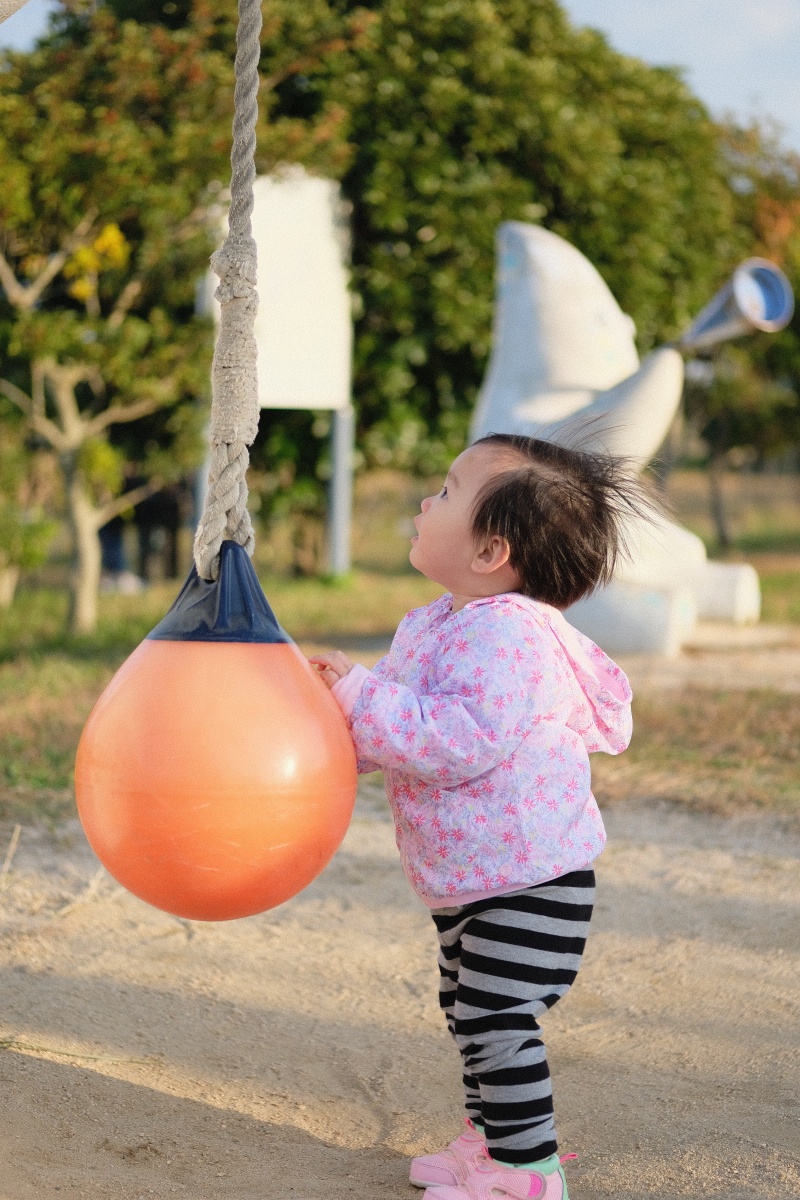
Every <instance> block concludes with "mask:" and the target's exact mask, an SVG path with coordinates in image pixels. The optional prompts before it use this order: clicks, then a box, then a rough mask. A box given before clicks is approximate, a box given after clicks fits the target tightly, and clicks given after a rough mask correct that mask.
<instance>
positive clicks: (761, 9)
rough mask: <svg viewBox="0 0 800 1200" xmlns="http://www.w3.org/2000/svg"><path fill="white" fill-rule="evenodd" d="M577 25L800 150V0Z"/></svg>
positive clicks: (638, 10)
mask: <svg viewBox="0 0 800 1200" xmlns="http://www.w3.org/2000/svg"><path fill="white" fill-rule="evenodd" d="M562 4H563V5H564V7H565V8H566V10H567V12H568V13H569V15H570V17H571V18H572V20H573V22H574V23H575V24H576V25H591V26H592V27H593V28H595V29H600V30H602V32H603V33H605V34H606V35H607V36H608V39H609V41H610V42H611V44H612V46H614V47H616V49H618V50H621V51H623V53H625V54H632V55H635V56H636V57H637V58H642V59H644V60H645V62H649V63H653V64H656V65H659V66H663V65H669V66H680V67H683V68H684V69H685V70H686V75H687V79H688V82H689V84H690V86H691V87H692V89H693V90H694V91H695V93H696V94H697V95H698V96H700V98H701V99H702V100H703V101H704V102H705V103H706V104H707V105H708V107H709V108H710V109H711V111H712V112H713V113H714V114H715V115H718V116H721V115H723V114H725V113H732V114H733V115H734V116H736V117H739V118H741V119H743V120H746V119H747V118H749V117H751V116H753V115H754V114H755V115H758V116H761V117H771V118H773V119H775V120H776V121H778V122H779V123H780V124H781V125H782V126H783V128H784V131H785V132H784V141H785V143H786V144H787V145H789V146H792V147H793V148H794V149H795V150H797V151H800V0H562ZM50 7H51V0H28V3H27V4H26V5H25V6H24V7H23V8H22V9H20V11H19V12H17V13H15V14H14V16H13V17H9V19H8V20H7V21H6V22H4V24H2V25H0V46H14V47H16V48H18V49H26V48H27V47H28V46H30V45H31V43H32V42H33V40H34V38H35V37H36V36H37V34H38V33H39V32H41V30H42V29H43V28H44V26H45V24H46V20H47V13H48V10H49V9H50Z"/></svg>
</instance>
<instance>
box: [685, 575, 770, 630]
mask: <svg viewBox="0 0 800 1200" xmlns="http://www.w3.org/2000/svg"><path fill="white" fill-rule="evenodd" d="M694 590H695V592H696V595H697V610H698V615H699V617H700V620H701V621H732V622H733V624H734V625H749V624H752V623H753V622H755V621H757V620H758V618H759V617H760V615H761V588H760V586H759V582H758V573H757V572H756V569H755V567H751V566H750V564H749V563H717V562H707V563H706V564H705V566H704V567H703V569H702V571H700V572H699V574H698V576H697V579H696V581H695V583H694Z"/></svg>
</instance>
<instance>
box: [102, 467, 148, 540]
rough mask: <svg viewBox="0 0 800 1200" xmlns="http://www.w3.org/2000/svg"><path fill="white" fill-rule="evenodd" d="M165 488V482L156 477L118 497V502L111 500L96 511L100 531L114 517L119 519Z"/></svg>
mask: <svg viewBox="0 0 800 1200" xmlns="http://www.w3.org/2000/svg"><path fill="white" fill-rule="evenodd" d="M163 486H164V480H163V479H159V478H158V476H156V477H155V478H154V479H151V480H150V481H149V483H143V484H142V485H141V486H140V487H136V488H131V490H130V491H129V492H125V494H124V495H122V496H117V498H116V500H109V502H108V504H104V505H103V506H102V508H98V509H96V514H97V528H98V529H100V528H101V527H102V526H103V525H107V524H108V522H109V521H111V520H113V518H114V517H118V516H119V515H120V513H124V512H125V510H126V509H128V508H133V507H134V505H135V504H141V502H142V501H143V500H147V499H148V498H149V497H150V496H155V494H156V492H160V491H161V489H162V488H163Z"/></svg>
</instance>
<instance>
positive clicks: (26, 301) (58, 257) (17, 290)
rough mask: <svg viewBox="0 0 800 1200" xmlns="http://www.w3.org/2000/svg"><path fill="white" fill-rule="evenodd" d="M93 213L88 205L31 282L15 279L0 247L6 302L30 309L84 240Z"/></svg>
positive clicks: (0, 271) (24, 309) (92, 218)
mask: <svg viewBox="0 0 800 1200" xmlns="http://www.w3.org/2000/svg"><path fill="white" fill-rule="evenodd" d="M96 217H97V209H95V208H92V209H89V211H88V212H87V213H86V215H85V216H83V217H82V218H81V220H80V221H79V222H78V224H77V225H76V226H75V228H74V229H73V231H72V233H71V234H70V235H69V236H68V237H67V238H66V239H65V240H64V242H63V243H62V246H61V249H60V250H57V251H56V253H55V254H51V255H50V257H49V258H48V260H47V262H46V263H45V265H44V266H43V267H42V269H41V271H40V272H39V274H38V275H37V276H36V278H35V279H34V281H33V283H29V284H28V285H27V287H26V286H25V285H24V284H22V283H20V282H19V280H18V279H17V277H16V275H15V274H14V272H13V271H12V269H11V267H10V266H9V263H8V259H7V258H6V257H5V255H4V254H3V253H2V251H0V284H2V286H3V290H4V292H5V294H6V296H7V298H8V301H9V303H10V304H13V305H14V307H15V308H20V309H22V310H23V311H24V312H30V310H31V309H32V308H33V307H34V305H35V304H36V302H37V300H38V299H39V297H40V296H41V294H42V292H43V291H44V289H45V288H46V287H47V285H48V284H49V283H52V281H53V280H54V279H55V277H56V275H57V274H58V272H59V271H60V270H61V268H62V267H63V266H64V264H65V263H66V261H67V259H68V258H69V257H70V255H71V254H74V253H75V251H76V250H77V249H78V248H79V247H80V246H82V245H84V244H85V243H86V241H87V240H88V237H89V234H90V233H91V230H92V226H93V225H94V222H95V218H96Z"/></svg>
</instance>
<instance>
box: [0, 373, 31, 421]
mask: <svg viewBox="0 0 800 1200" xmlns="http://www.w3.org/2000/svg"><path fill="white" fill-rule="evenodd" d="M0 392H2V393H3V395H4V396H5V397H6V399H8V400H10V401H11V403H12V404H16V406H17V408H21V409H22V411H23V412H24V413H25V416H26V417H29V416H30V415H31V413H32V412H33V401H32V400H31V398H30V396H29V395H28V394H27V393H26V392H23V390H22V388H18V387H17V385H16V384H15V383H12V382H11V380H10V379H0Z"/></svg>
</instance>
